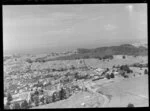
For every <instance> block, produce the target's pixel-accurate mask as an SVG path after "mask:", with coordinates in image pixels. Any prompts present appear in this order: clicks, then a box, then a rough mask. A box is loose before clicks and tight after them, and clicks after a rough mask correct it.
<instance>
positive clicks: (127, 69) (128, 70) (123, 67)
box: [120, 65, 132, 73]
mask: <svg viewBox="0 0 150 111" xmlns="http://www.w3.org/2000/svg"><path fill="white" fill-rule="evenodd" d="M120 70H123V71H125V72H127V73H130V72H132V71H131V69H130V68H129V66H128V65H122V66H121V67H120Z"/></svg>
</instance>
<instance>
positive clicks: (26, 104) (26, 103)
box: [21, 100, 29, 109]
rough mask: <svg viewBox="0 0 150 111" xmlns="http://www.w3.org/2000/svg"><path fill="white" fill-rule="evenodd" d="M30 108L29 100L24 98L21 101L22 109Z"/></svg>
mask: <svg viewBox="0 0 150 111" xmlns="http://www.w3.org/2000/svg"><path fill="white" fill-rule="evenodd" d="M28 108H29V104H28V102H27V100H24V101H23V102H22V103H21V109H28Z"/></svg>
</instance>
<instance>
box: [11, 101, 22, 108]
mask: <svg viewBox="0 0 150 111" xmlns="http://www.w3.org/2000/svg"><path fill="white" fill-rule="evenodd" d="M12 109H21V107H20V104H19V103H18V102H16V103H14V104H13V107H12Z"/></svg>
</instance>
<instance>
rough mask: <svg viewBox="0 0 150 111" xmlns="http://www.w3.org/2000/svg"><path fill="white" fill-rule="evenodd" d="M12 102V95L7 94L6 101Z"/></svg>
mask: <svg viewBox="0 0 150 111" xmlns="http://www.w3.org/2000/svg"><path fill="white" fill-rule="evenodd" d="M12 100H13V98H12V95H11V94H10V93H8V94H7V101H8V102H10V101H12Z"/></svg>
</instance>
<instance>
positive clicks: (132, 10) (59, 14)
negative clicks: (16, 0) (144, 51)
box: [3, 3, 148, 54]
mask: <svg viewBox="0 0 150 111" xmlns="http://www.w3.org/2000/svg"><path fill="white" fill-rule="evenodd" d="M147 38H148V37H147V4H146V3H143V4H81V5H24V6H20V5H17V6H15V5H14V6H13V5H11V6H3V48H4V49H3V52H4V53H5V54H6V53H22V54H23V53H25V54H26V53H27V54H28V53H35V54H36V53H51V52H64V51H71V50H76V49H78V48H87V49H91V48H97V47H103V46H114V45H120V44H126V43H129V44H130V43H135V42H141V41H144V42H147Z"/></svg>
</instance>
